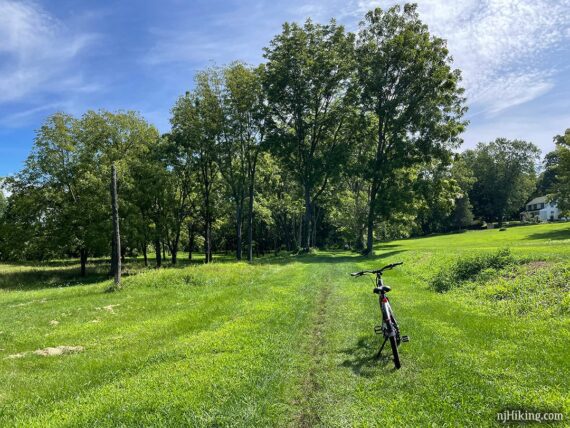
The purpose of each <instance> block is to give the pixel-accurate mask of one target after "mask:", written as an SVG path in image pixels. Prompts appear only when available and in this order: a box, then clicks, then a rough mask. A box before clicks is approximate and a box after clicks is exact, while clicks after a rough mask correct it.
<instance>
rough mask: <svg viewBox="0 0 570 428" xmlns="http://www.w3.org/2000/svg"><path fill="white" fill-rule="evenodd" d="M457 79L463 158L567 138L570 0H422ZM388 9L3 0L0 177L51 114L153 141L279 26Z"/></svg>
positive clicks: (371, 1) (352, 23)
mask: <svg viewBox="0 0 570 428" xmlns="http://www.w3.org/2000/svg"><path fill="white" fill-rule="evenodd" d="M418 3H419V10H420V13H421V15H422V17H423V19H424V21H425V22H426V23H427V24H428V25H429V26H430V28H431V30H432V31H433V32H434V33H435V34H437V35H440V36H442V37H444V38H446V39H447V40H448V43H449V48H450V50H451V53H452V55H453V57H454V60H455V66H456V67H458V68H460V69H462V71H463V76H464V86H465V87H466V89H467V95H468V103H469V107H470V111H469V114H468V119H469V120H470V121H471V125H470V127H469V128H468V131H467V132H466V133H465V134H464V140H465V144H464V148H467V147H472V146H474V145H475V144H476V143H477V142H478V141H489V140H491V139H494V138H495V137H500V136H501V137H507V138H523V139H527V140H529V141H532V142H534V143H535V144H537V145H538V146H539V147H540V148H541V149H542V150H543V152H546V151H548V150H551V149H552V148H553V143H552V137H553V136H554V135H556V134H559V133H563V132H564V130H565V129H566V128H570V18H569V17H570V0H509V1H508V0H456V1H449V0H424V1H422V0H419V1H418ZM391 4H394V2H393V1H375V0H368V1H364V0H342V1H341V0H321V1H300V0H290V1H261V0H259V1H254V0H242V1H237V0H236V1H218V0H209V1H182V0H162V1H128V0H123V1H104V0H99V1H90V2H86V1H83V0H57V1H56V0H51V1H47V0H43V1H40V0H37V1H28V0H0V176H2V175H7V174H12V173H14V172H16V171H18V170H19V169H20V168H21V167H22V162H23V161H24V159H25V158H26V156H27V154H28V152H29V150H30V148H31V146H32V143H33V138H34V130H35V129H38V128H39V126H40V125H41V123H42V121H43V120H44V119H45V117H46V116H47V115H49V114H51V113H53V112H55V111H66V112H69V113H72V114H75V115H81V114H82V113H83V112H84V111H85V110H87V109H100V108H102V109H108V110H117V109H133V110H138V111H140V112H141V113H142V114H143V116H145V117H146V118H147V119H148V120H149V121H151V122H152V123H154V124H155V125H156V126H157V127H158V128H159V129H160V130H161V131H166V130H168V126H169V124H168V118H169V110H170V108H171V106H172V105H173V103H174V101H175V100H176V98H177V96H178V95H180V94H183V93H184V91H186V90H187V89H189V88H191V87H192V79H193V75H194V73H195V72H196V71H197V70H199V69H202V68H204V67H206V66H208V65H211V64H216V65H223V64H226V63H229V62H231V61H233V60H237V59H240V60H244V61H246V62H249V63H252V64H255V63H258V62H260V61H262V60H263V58H262V48H263V46H266V45H267V44H268V42H269V40H270V39H271V38H272V37H273V36H274V35H275V34H277V33H278V32H279V31H280V26H281V24H282V23H283V22H284V21H298V22H301V21H303V20H304V19H306V18H307V17H312V18H313V20H315V21H318V22H325V21H328V20H329V19H330V18H331V17H335V18H337V20H338V21H340V22H341V23H343V24H345V25H346V27H347V29H349V30H354V29H356V27H357V23H358V21H359V20H360V19H361V18H362V16H363V14H364V13H365V12H366V10H368V9H370V8H372V7H375V6H380V7H386V6H390V5H391Z"/></svg>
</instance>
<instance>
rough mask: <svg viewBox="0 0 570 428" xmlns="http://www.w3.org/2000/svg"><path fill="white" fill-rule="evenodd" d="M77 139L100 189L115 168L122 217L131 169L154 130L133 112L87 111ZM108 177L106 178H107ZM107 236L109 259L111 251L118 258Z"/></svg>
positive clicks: (155, 137) (106, 185) (153, 136)
mask: <svg viewBox="0 0 570 428" xmlns="http://www.w3.org/2000/svg"><path fill="white" fill-rule="evenodd" d="M78 138H79V139H80V141H82V143H83V144H84V146H85V157H86V159H88V161H89V162H90V163H91V164H92V165H93V167H94V176H95V177H97V178H98V180H100V186H99V187H103V188H106V189H111V180H110V178H111V177H112V173H111V168H112V165H115V167H116V169H117V194H118V196H117V197H118V198H119V199H120V200H121V202H119V203H118V205H119V207H121V211H119V216H120V217H124V216H126V213H127V212H129V211H130V206H131V205H132V200H131V198H130V196H131V195H132V194H133V193H132V192H131V190H132V189H133V186H134V182H133V176H132V174H131V173H132V171H133V169H132V168H131V167H132V165H133V163H135V162H137V161H138V159H140V158H141V157H143V156H144V155H145V154H146V153H147V152H148V151H149V148H150V147H151V146H152V145H154V144H156V142H157V141H158V139H159V135H158V131H157V130H156V128H155V127H154V126H152V125H150V124H149V123H148V122H146V121H145V120H144V118H142V117H141V116H140V115H139V114H138V113H136V112H132V111H129V112H117V113H112V112H108V111H99V112H95V111H88V112H87V113H85V114H84V115H83V117H82V118H81V120H80V121H79V131H78ZM107 177H108V178H107ZM111 196H112V192H109V191H107V197H106V201H107V203H106V204H105V205H106V206H107V207H109V208H108V211H107V212H108V217H107V218H109V219H111V218H112V210H111V203H110V201H111ZM108 236H110V237H111V250H112V251H111V260H112V261H113V260H117V258H116V257H114V256H115V254H114V251H119V255H118V256H119V257H121V256H122V255H123V254H124V252H123V249H124V247H122V248H118V247H117V246H116V245H115V239H116V234H114V233H112V232H109V235H108ZM118 268H119V266H118V265H117V264H116V263H114V262H112V263H111V274H112V275H115V274H116V271H117V269H118Z"/></svg>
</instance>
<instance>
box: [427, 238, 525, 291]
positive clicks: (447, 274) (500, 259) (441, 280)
mask: <svg viewBox="0 0 570 428" xmlns="http://www.w3.org/2000/svg"><path fill="white" fill-rule="evenodd" d="M514 263H515V259H514V257H513V255H512V254H511V252H510V250H509V249H508V248H504V249H501V250H499V251H497V252H496V253H492V254H481V255H477V256H470V257H465V258H461V259H459V260H457V261H456V262H454V263H452V264H451V265H450V266H448V267H446V268H443V269H442V270H440V271H439V272H438V273H437V274H436V275H435V277H434V278H433V279H432V281H431V283H430V286H431V287H432V288H433V289H434V290H436V291H438V292H440V293H443V292H445V291H449V290H451V289H452V288H455V287H458V286H460V285H461V284H462V283H464V282H466V281H470V280H474V279H475V278H476V277H477V276H478V275H479V274H480V273H482V272H483V271H485V273H486V274H487V275H488V273H489V272H488V271H489V269H493V270H498V269H502V268H504V267H506V266H508V265H512V264H514Z"/></svg>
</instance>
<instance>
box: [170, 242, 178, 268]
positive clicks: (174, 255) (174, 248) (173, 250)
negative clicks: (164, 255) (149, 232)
mask: <svg viewBox="0 0 570 428" xmlns="http://www.w3.org/2000/svg"><path fill="white" fill-rule="evenodd" d="M170 252H171V259H172V264H173V265H175V264H176V261H177V259H178V242H173V243H172V247H171V249H170Z"/></svg>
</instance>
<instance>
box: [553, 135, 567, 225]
mask: <svg viewBox="0 0 570 428" xmlns="http://www.w3.org/2000/svg"><path fill="white" fill-rule="evenodd" d="M555 141H556V150H555V157H556V159H557V161H558V162H557V164H556V166H553V168H552V169H553V170H554V171H555V173H556V181H555V182H554V183H552V185H551V188H550V191H552V192H553V199H554V200H555V201H556V203H557V205H558V208H559V209H560V210H561V211H563V212H564V213H565V214H570V129H567V130H566V133H565V134H564V135H559V136H557V137H555Z"/></svg>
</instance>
